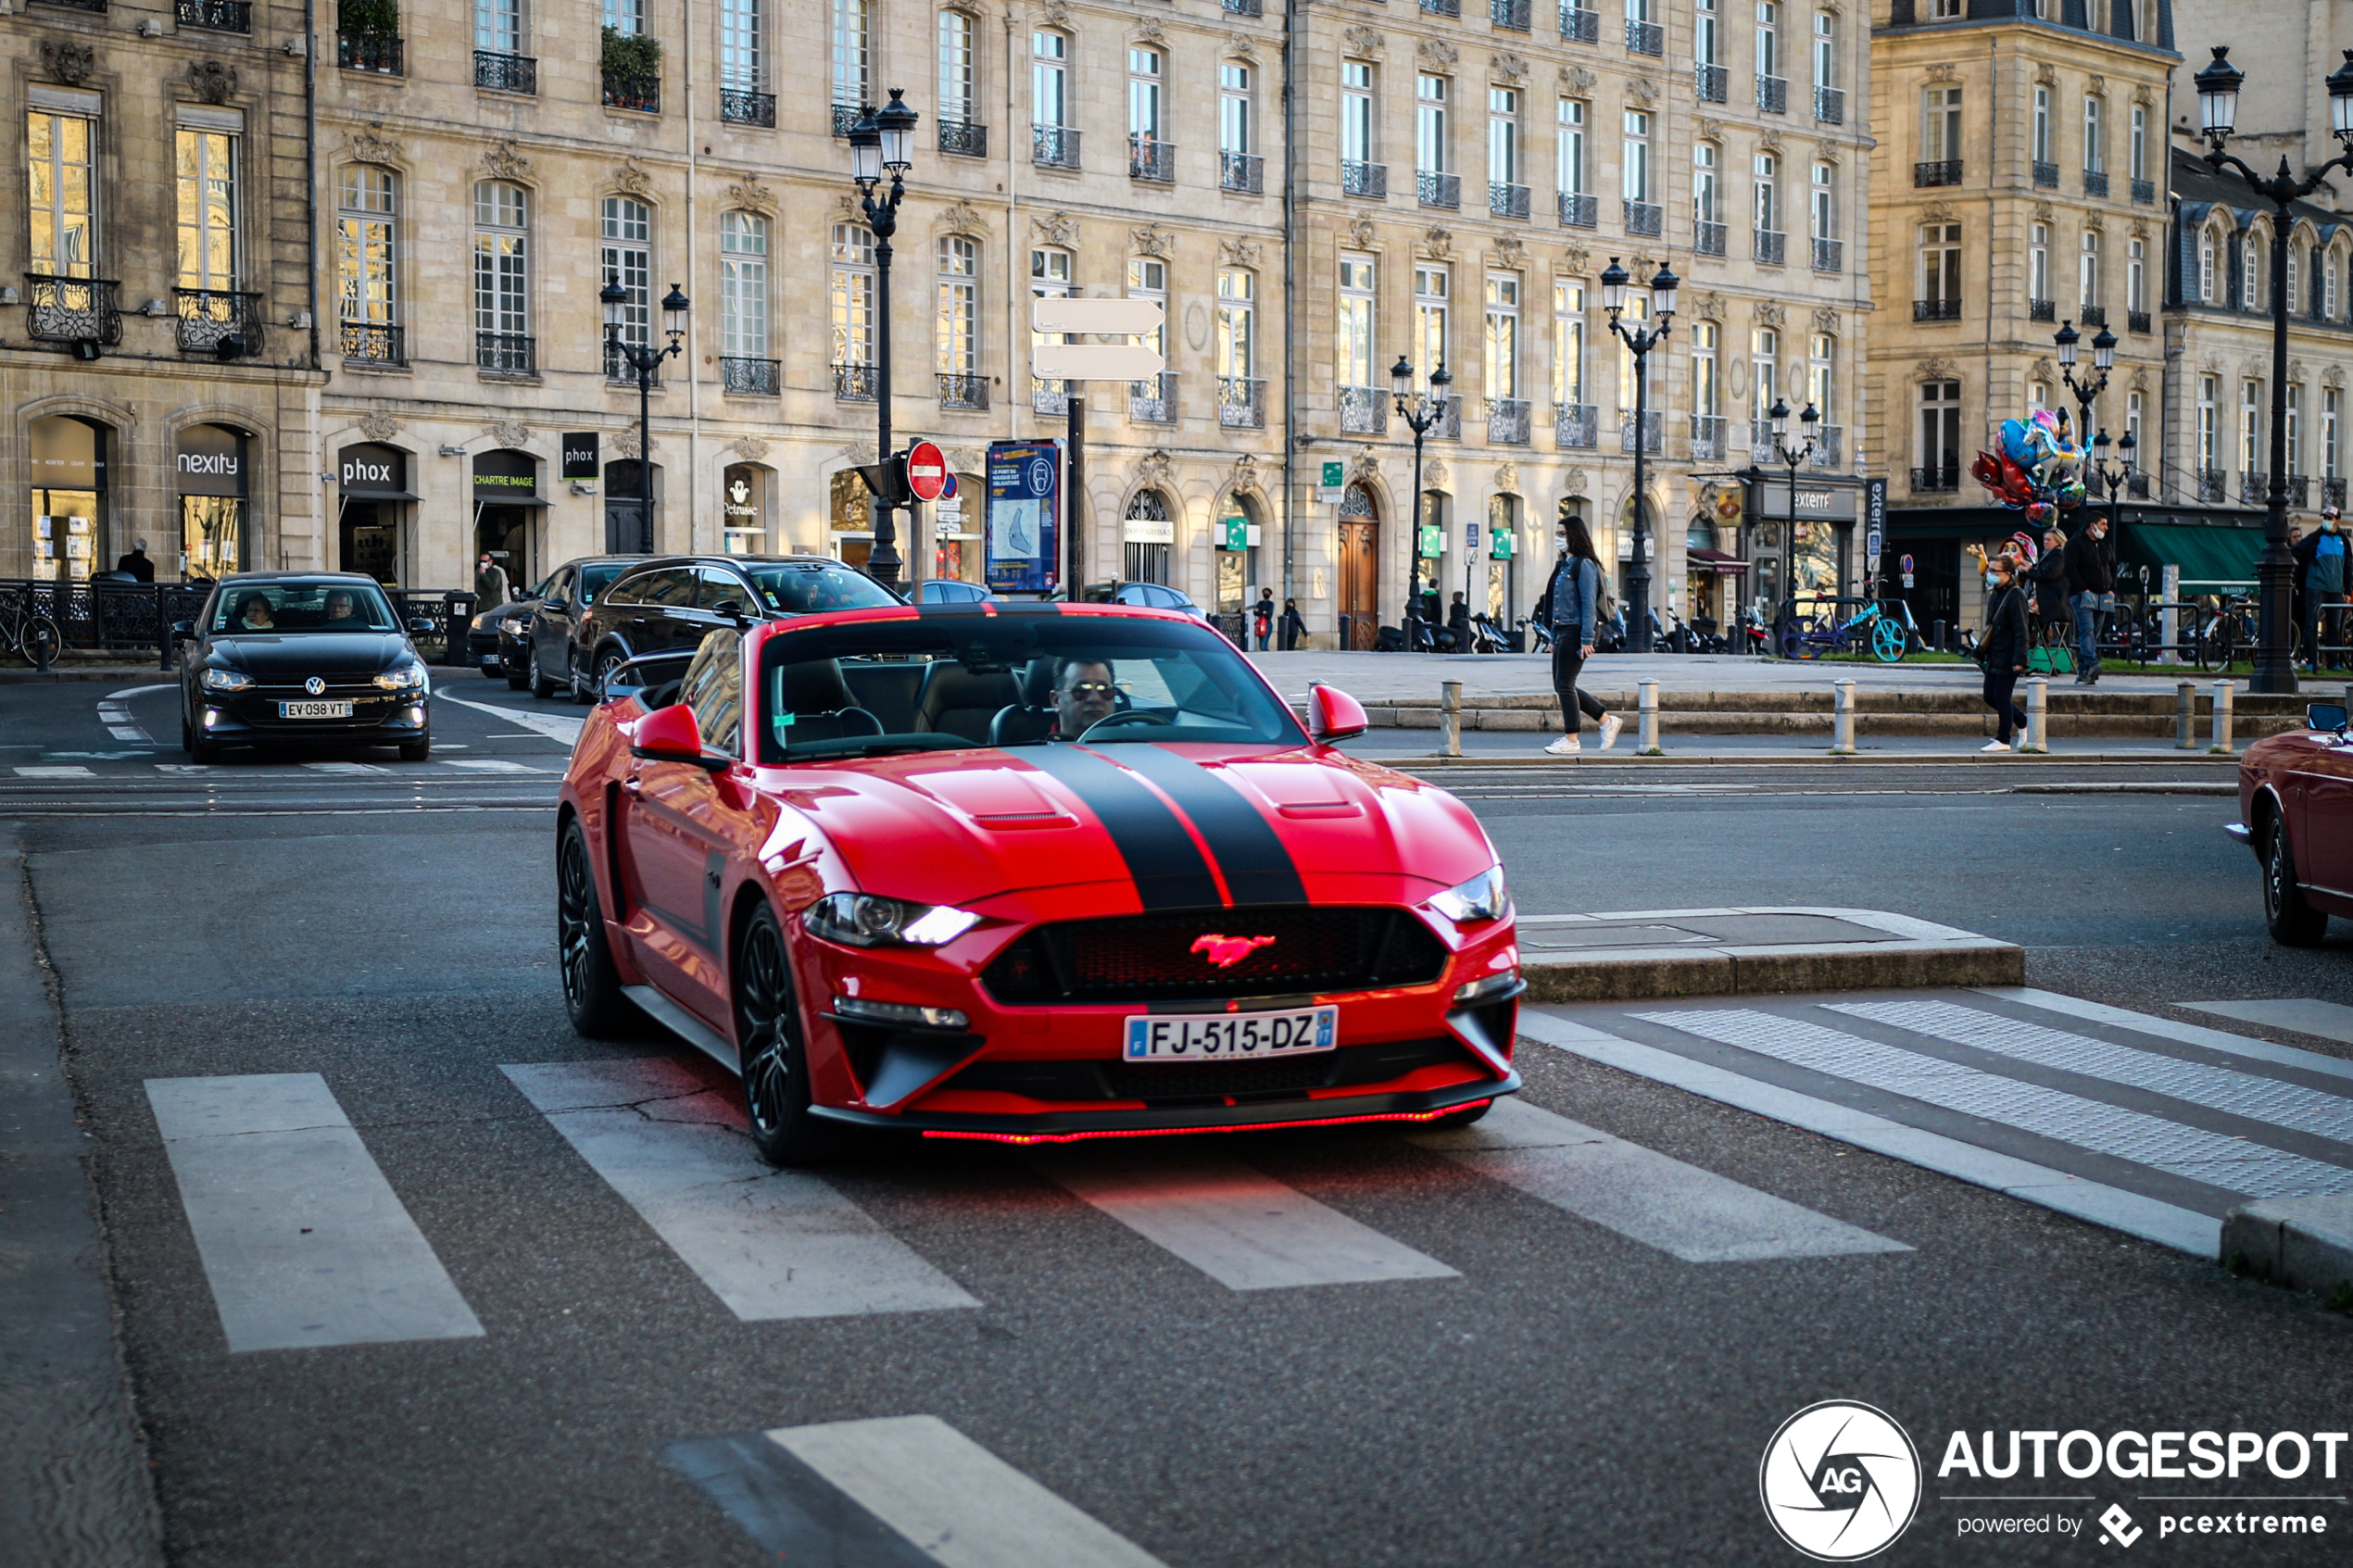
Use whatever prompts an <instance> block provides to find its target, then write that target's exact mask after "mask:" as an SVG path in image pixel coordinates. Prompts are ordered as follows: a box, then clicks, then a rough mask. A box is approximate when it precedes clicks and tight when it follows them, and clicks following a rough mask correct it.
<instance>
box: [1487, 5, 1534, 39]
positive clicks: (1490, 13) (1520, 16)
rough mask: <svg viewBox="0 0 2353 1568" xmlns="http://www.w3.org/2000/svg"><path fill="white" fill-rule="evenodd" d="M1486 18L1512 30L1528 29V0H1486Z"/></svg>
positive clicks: (1498, 25)
mask: <svg viewBox="0 0 2353 1568" xmlns="http://www.w3.org/2000/svg"><path fill="white" fill-rule="evenodd" d="M1487 19H1488V20H1489V21H1490V22H1491V23H1493V24H1494V25H1495V26H1497V27H1506V28H1509V29H1511V30H1512V31H1514V32H1526V31H1528V30H1529V0H1487Z"/></svg>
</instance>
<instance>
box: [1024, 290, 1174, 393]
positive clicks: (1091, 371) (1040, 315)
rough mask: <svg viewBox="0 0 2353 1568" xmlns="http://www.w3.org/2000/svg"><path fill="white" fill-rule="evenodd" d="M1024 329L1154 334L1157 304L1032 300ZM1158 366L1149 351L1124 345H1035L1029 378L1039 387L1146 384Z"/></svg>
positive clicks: (1161, 365)
mask: <svg viewBox="0 0 2353 1568" xmlns="http://www.w3.org/2000/svg"><path fill="white" fill-rule="evenodd" d="M1029 324H1030V328H1031V330H1032V331H1034V332H1089V333H1094V334H1096V335H1098V336H1104V337H1142V336H1145V335H1147V334H1150V333H1153V332H1159V331H1160V326H1161V310H1160V303H1159V301H1157V300H1151V299H1035V300H1032V301H1030V306H1029ZM1163 368H1164V361H1163V360H1162V358H1161V357H1160V355H1159V354H1158V353H1157V352H1155V351H1154V350H1152V349H1150V348H1144V347H1140V346H1139V345H1135V344H1127V343H1037V344H1033V345H1031V346H1030V350H1029V372H1030V374H1032V375H1034V376H1037V377H1038V378H1039V379H1040V380H1042V381H1147V380H1150V379H1151V377H1153V376H1156V375H1158V374H1160V372H1161V370H1162V369H1163Z"/></svg>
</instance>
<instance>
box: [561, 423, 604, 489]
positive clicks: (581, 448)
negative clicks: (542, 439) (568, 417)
mask: <svg viewBox="0 0 2353 1568" xmlns="http://www.w3.org/2000/svg"><path fill="white" fill-rule="evenodd" d="M563 454H564V455H563V477H564V478H566V479H597V478H599V477H601V476H602V474H603V472H604V470H603V469H601V468H600V467H599V466H598V458H599V457H600V456H601V455H602V454H601V452H600V451H599V449H598V441H597V433H596V432H595V431H593V430H574V431H567V432H565V433H564V435H563Z"/></svg>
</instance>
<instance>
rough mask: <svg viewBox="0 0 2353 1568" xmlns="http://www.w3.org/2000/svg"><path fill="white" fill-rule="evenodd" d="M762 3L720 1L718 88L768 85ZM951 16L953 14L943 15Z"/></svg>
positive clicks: (746, 89) (740, 89) (753, 89)
mask: <svg viewBox="0 0 2353 1568" xmlns="http://www.w3.org/2000/svg"><path fill="white" fill-rule="evenodd" d="M765 9H766V7H765V0H719V84H720V85H721V86H723V87H732V88H735V89H736V90H737V91H738V92H745V93H759V92H764V91H765V90H766V89H767V85H768V41H767V37H766V23H767V17H766V15H765ZM943 14H944V15H948V16H954V15H956V14H957V13H955V12H953V11H950V12H946V13H943Z"/></svg>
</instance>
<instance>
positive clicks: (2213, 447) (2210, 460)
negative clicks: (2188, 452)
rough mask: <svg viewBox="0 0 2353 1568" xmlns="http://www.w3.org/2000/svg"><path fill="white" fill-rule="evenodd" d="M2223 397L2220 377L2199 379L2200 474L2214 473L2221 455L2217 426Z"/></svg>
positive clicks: (2198, 447)
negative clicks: (2216, 461) (2216, 462)
mask: <svg viewBox="0 0 2353 1568" xmlns="http://www.w3.org/2000/svg"><path fill="white" fill-rule="evenodd" d="M2221 395H2222V388H2221V378H2220V377H2217V376H2200V377H2198V378H2197V467H2198V471H2199V472H2200V473H2211V472H2213V471H2214V466H2215V460H2216V458H2217V457H2218V455H2219V448H2218V445H2217V443H2218V439H2219V433H2218V431H2217V424H2218V421H2219V419H2220V415H2221V408H2220V403H2221Z"/></svg>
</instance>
